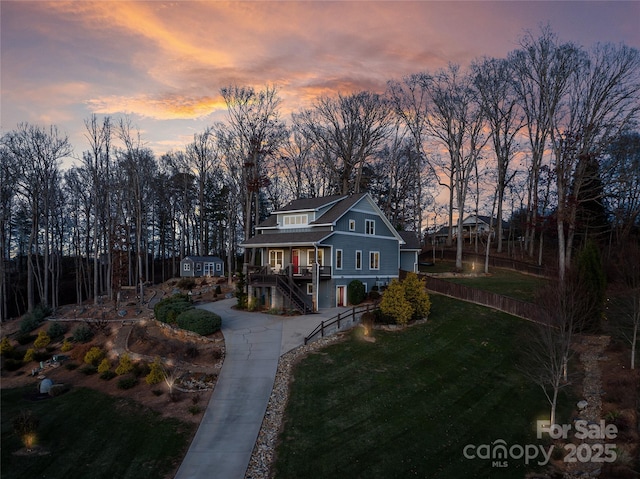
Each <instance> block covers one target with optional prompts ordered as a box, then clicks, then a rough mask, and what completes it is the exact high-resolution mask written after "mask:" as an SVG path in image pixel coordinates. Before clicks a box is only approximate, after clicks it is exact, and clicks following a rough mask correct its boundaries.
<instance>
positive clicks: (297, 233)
mask: <svg viewBox="0 0 640 479" xmlns="http://www.w3.org/2000/svg"><path fill="white" fill-rule="evenodd" d="M412 237H413V238H415V239H412ZM405 238H407V239H409V241H407V239H405ZM242 246H244V247H245V248H256V249H257V250H258V252H259V254H258V255H257V257H258V258H260V264H259V265H256V266H251V267H249V268H248V271H247V272H248V284H249V294H250V296H252V297H253V301H258V302H259V303H260V304H262V305H264V306H267V307H292V308H295V309H298V310H300V311H301V312H303V313H308V312H313V311H317V310H318V309H319V308H331V307H336V306H346V305H347V285H348V284H349V283H350V282H351V281H352V280H354V279H358V280H360V281H362V282H363V283H364V285H365V288H366V289H367V291H370V290H371V289H372V288H373V287H374V286H378V287H382V286H386V285H387V284H388V283H389V282H390V281H391V280H392V279H393V278H397V277H398V275H399V270H400V269H401V268H403V269H404V268H408V270H409V271H414V270H415V268H416V265H417V263H418V252H419V249H420V248H419V242H418V240H417V237H416V236H415V234H412V233H408V232H403V233H402V235H401V234H400V233H399V232H397V231H396V230H395V229H394V228H393V226H392V225H391V223H389V221H388V220H387V218H386V217H385V215H384V214H383V213H382V211H381V210H380V209H379V208H378V206H377V205H376V204H375V202H374V201H373V199H372V198H371V196H370V195H369V194H368V193H360V194H354V195H336V196H328V197H323V198H310V199H300V200H295V201H292V202H291V203H289V204H288V205H287V206H285V207H284V208H282V209H281V210H278V211H274V212H273V213H272V214H271V216H269V218H267V219H266V220H265V221H264V222H262V223H261V224H260V225H258V226H257V227H256V235H255V236H254V237H253V238H250V239H249V240H247V241H245V242H244V243H243V244H242Z"/></svg>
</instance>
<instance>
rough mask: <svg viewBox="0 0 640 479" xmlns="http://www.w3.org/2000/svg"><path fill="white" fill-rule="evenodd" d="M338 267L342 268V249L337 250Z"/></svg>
mask: <svg viewBox="0 0 640 479" xmlns="http://www.w3.org/2000/svg"><path fill="white" fill-rule="evenodd" d="M336 269H342V250H341V249H337V250H336Z"/></svg>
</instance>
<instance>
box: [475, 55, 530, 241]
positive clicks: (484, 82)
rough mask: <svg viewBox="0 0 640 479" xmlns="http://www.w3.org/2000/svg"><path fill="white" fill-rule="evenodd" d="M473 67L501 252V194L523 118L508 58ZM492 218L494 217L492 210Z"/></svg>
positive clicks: (502, 196) (508, 179) (488, 61)
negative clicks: (493, 178)
mask: <svg viewBox="0 0 640 479" xmlns="http://www.w3.org/2000/svg"><path fill="white" fill-rule="evenodd" d="M472 70H473V76H474V78H473V81H474V85H475V87H476V89H477V91H478V93H479V95H480V100H481V102H482V108H483V111H484V115H485V117H486V119H487V123H488V125H489V127H490V128H491V140H492V143H493V151H494V153H495V168H496V172H497V183H496V190H495V191H496V194H495V196H496V200H495V204H496V207H497V218H496V221H497V225H496V229H497V232H498V234H497V252H498V253H501V252H502V239H503V231H502V216H503V213H502V209H503V203H504V193H505V190H506V188H507V185H508V184H509V182H510V181H511V179H512V178H513V173H512V172H510V171H509V167H510V165H511V160H512V159H513V155H514V149H515V148H514V147H515V139H516V135H517V134H518V133H519V132H520V129H521V128H522V126H523V124H524V117H523V115H522V113H521V110H520V108H519V106H518V101H517V100H518V99H517V96H516V93H515V90H514V88H513V82H512V80H511V78H512V73H513V71H512V68H511V64H510V63H509V62H508V61H507V60H499V59H495V58H489V59H484V60H483V61H482V62H481V63H475V64H473V65H472ZM491 219H492V220H493V211H492V215H491Z"/></svg>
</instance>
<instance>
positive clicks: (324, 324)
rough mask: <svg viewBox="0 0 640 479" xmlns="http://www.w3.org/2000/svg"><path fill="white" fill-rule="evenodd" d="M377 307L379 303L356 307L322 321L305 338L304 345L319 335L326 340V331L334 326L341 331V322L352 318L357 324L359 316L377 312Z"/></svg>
mask: <svg viewBox="0 0 640 479" xmlns="http://www.w3.org/2000/svg"><path fill="white" fill-rule="evenodd" d="M377 307H378V303H367V304H364V305H361V306H354V307H352V308H351V309H349V310H348V311H343V312H341V313H338V314H337V315H336V316H333V317H332V318H330V319H327V320H326V321H321V322H320V324H319V325H318V326H316V327H315V328H314V330H313V331H311V333H309V335H308V336H306V337H305V338H304V344H307V343H308V342H309V341H311V340H312V339H313V338H314V337H315V336H317V335H318V334H320V337H322V338H324V334H325V330H326V329H329V328H331V327H332V326H333V325H334V324H336V325H337V329H338V330H339V329H340V322H341V321H346V320H347V319H349V318H352V321H353V323H355V321H356V315H357V314H360V313H362V314H364V313H368V312H369V311H373V310H375V309H376V308H377Z"/></svg>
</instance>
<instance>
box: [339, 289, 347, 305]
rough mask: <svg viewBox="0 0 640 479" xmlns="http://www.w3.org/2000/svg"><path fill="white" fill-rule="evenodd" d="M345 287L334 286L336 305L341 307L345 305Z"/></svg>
mask: <svg viewBox="0 0 640 479" xmlns="http://www.w3.org/2000/svg"><path fill="white" fill-rule="evenodd" d="M346 290H347V288H346V286H338V287H337V288H336V300H337V303H338V304H337V306H338V307H341V306H345V305H346V301H345V292H346Z"/></svg>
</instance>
